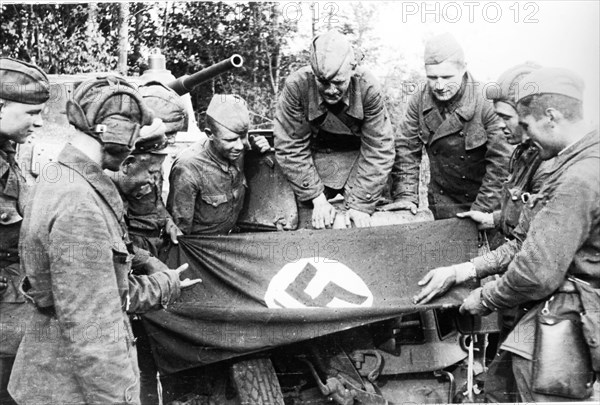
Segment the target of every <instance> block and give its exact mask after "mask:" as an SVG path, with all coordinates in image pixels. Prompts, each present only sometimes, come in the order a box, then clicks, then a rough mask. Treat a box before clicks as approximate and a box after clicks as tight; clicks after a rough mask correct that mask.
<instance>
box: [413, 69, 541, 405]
mask: <svg viewBox="0 0 600 405" xmlns="http://www.w3.org/2000/svg"><path fill="white" fill-rule="evenodd" d="M539 68H540V67H539V66H537V65H534V64H530V63H524V64H521V65H517V66H514V67H512V68H511V69H509V70H507V71H506V72H504V73H503V74H502V75H501V76H500V78H499V79H498V82H497V86H490V87H488V88H487V89H488V91H487V98H488V99H491V100H493V101H494V109H495V111H496V113H497V114H498V116H499V117H500V118H501V119H502V120H503V126H502V129H503V131H504V134H505V136H506V137H507V141H508V143H510V144H511V145H518V146H517V147H516V148H515V151H514V152H513V156H512V157H511V161H510V166H509V172H510V173H511V176H510V178H509V180H508V181H507V182H506V183H504V185H503V190H502V199H501V208H500V210H497V211H494V213H484V212H481V211H468V212H466V213H458V214H457V215H458V216H459V217H468V218H471V219H473V220H474V221H476V222H478V223H479V227H480V229H491V228H498V229H500V230H501V231H502V233H503V234H504V236H505V238H506V240H507V241H506V242H505V243H504V244H503V245H501V246H499V247H498V248H497V249H495V250H494V251H492V252H490V253H489V254H485V255H482V256H478V257H475V258H473V259H472V260H471V261H469V262H465V263H460V264H456V265H453V266H448V267H440V268H437V269H433V270H431V271H430V272H428V273H427V274H426V275H425V277H423V279H421V280H420V281H419V285H420V286H422V287H423V289H422V290H421V291H420V292H419V293H418V294H417V295H416V296H415V297H414V299H413V301H414V302H415V303H416V304H417V303H420V304H426V303H428V302H429V301H430V300H431V299H433V298H434V297H435V296H438V295H442V294H444V293H445V292H446V291H448V290H449V289H450V288H451V287H452V286H453V285H454V284H460V283H462V282H465V281H467V280H471V279H475V278H477V279H479V280H481V279H484V278H485V277H488V276H490V275H492V274H499V273H503V272H504V271H506V266H507V265H508V264H509V263H510V262H511V261H512V259H513V258H514V256H515V254H516V253H517V252H518V251H519V249H520V248H521V245H522V243H523V241H524V240H525V237H526V236H527V230H528V229H529V222H530V220H531V219H532V217H533V215H534V214H535V211H537V210H539V208H540V207H539V205H538V207H537V208H535V209H534V208H533V207H530V204H529V202H530V201H532V200H534V199H535V198H536V195H537V193H539V191H540V189H541V187H542V185H543V182H544V180H545V178H546V177H547V175H548V173H549V167H550V165H551V164H552V159H551V160H549V161H546V162H543V161H542V159H541V158H540V156H539V151H538V149H537V148H536V147H535V146H534V145H533V144H532V143H531V140H530V139H529V138H528V137H527V135H526V134H525V133H524V132H523V130H522V128H521V127H520V126H519V117H518V114H517V110H516V101H515V95H516V94H515V93H516V89H517V88H518V86H519V81H520V80H521V79H523V77H524V76H526V75H527V74H529V73H531V72H532V71H534V70H537V69H539ZM522 315H523V311H522V310H521V309H520V308H512V309H510V310H504V311H502V312H501V320H502V322H501V330H500V334H499V336H498V341H499V342H501V341H502V340H504V339H505V338H506V336H507V334H508V333H509V332H510V330H512V329H513V328H514V326H515V324H516V322H517V321H518V319H520V317H521V316H522ZM501 359H502V361H500V360H501ZM510 369H511V364H510V355H509V353H506V352H504V351H500V352H499V353H498V357H497V358H496V360H495V362H494V366H493V367H490V369H489V370H488V374H487V375H488V378H487V379H486V386H485V392H486V398H487V399H488V400H490V401H492V402H516V401H517V398H515V397H514V393H515V392H516V386H515V384H514V380H513V379H512V378H511V376H512V373H511V372H510ZM492 376H493V377H492ZM501 376H503V377H502V378H500V377H501Z"/></svg>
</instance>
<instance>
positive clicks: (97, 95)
mask: <svg viewBox="0 0 600 405" xmlns="http://www.w3.org/2000/svg"><path fill="white" fill-rule="evenodd" d="M67 118H68V119H69V122H70V123H71V124H73V126H75V127H76V128H77V129H79V130H80V131H82V132H85V133H86V134H88V135H90V136H92V137H94V138H97V139H99V140H100V141H101V142H102V143H116V144H120V145H127V146H128V147H130V148H132V147H133V146H134V142H135V140H136V139H137V137H138V135H139V129H140V127H141V126H143V125H149V124H151V123H152V118H153V116H152V113H151V111H150V110H149V109H148V108H147V107H146V105H145V104H144V102H143V100H142V97H141V96H140V94H139V92H138V91H137V89H136V88H135V87H133V85H132V84H131V83H129V82H127V81H126V80H125V79H124V78H122V77H120V76H115V75H108V76H102V77H97V78H95V79H91V80H88V81H86V82H83V83H81V84H80V85H79V86H78V87H77V88H76V89H75V92H74V93H73V98H72V99H71V100H67Z"/></svg>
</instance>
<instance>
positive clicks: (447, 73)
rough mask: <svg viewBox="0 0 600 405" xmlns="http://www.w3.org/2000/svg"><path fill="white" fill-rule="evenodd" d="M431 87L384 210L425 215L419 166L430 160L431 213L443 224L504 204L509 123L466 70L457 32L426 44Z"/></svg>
mask: <svg viewBox="0 0 600 405" xmlns="http://www.w3.org/2000/svg"><path fill="white" fill-rule="evenodd" d="M425 73H426V75H427V85H426V86H424V87H423V88H422V89H420V90H419V91H418V92H417V93H416V94H414V95H413V97H412V98H411V100H410V101H409V104H408V109H407V111H406V116H405V118H404V122H403V125H402V131H401V132H402V133H401V134H398V136H397V139H396V160H395V163H394V168H393V169H392V179H393V187H392V198H393V200H394V201H393V202H392V203H391V204H388V205H386V206H384V207H382V210H385V211H387V210H410V211H411V212H412V213H413V214H416V212H417V203H418V198H419V197H418V187H419V165H420V163H421V156H422V148H423V146H425V149H426V151H427V155H428V157H429V161H430V172H431V182H430V184H429V189H428V200H429V208H430V209H431V211H432V212H433V215H434V217H435V218H436V219H443V218H450V217H453V216H454V215H455V214H456V213H458V212H461V211H468V210H477V211H482V212H493V211H494V210H496V209H498V208H499V206H500V192H501V190H502V183H503V182H504V180H506V178H507V177H508V162H509V159H510V156H511V153H512V148H511V147H510V146H509V145H508V143H507V142H506V139H505V138H504V136H503V132H502V129H501V125H502V124H501V121H500V119H499V118H498V116H497V115H496V114H495V113H494V108H493V106H492V105H491V103H489V102H486V101H485V99H484V97H483V94H482V91H481V90H482V89H478V88H477V83H476V82H475V80H474V78H473V76H471V74H470V73H469V72H468V71H467V70H466V63H465V58H464V52H463V49H462V48H461V46H460V45H459V44H458V43H457V42H456V40H455V39H454V37H453V36H452V35H450V34H442V35H438V36H436V37H433V38H432V39H430V40H429V41H428V42H427V44H426V45H425Z"/></svg>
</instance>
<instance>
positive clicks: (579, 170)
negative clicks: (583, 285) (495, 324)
mask: <svg viewBox="0 0 600 405" xmlns="http://www.w3.org/2000/svg"><path fill="white" fill-rule="evenodd" d="M548 173H549V174H548V178H547V180H546V181H545V182H544V187H543V188H542V190H541V192H540V194H539V196H538V198H536V199H535V200H534V201H533V204H534V205H539V206H540V207H539V212H538V213H537V214H536V215H535V217H534V219H533V220H532V222H531V224H530V227H529V231H528V232H527V237H526V239H525V242H524V243H523V246H522V248H521V249H520V251H519V252H518V254H517V255H516V256H515V258H514V260H513V261H512V262H511V263H510V265H509V266H508V270H507V271H506V273H505V274H504V276H503V277H502V278H501V279H499V280H497V281H493V282H490V283H488V284H486V285H485V286H484V287H483V291H482V296H483V299H484V300H485V301H486V302H487V303H489V305H491V306H492V307H494V308H498V309H504V308H510V307H514V306H517V305H524V304H526V305H529V306H531V305H535V304H536V303H537V302H540V300H544V299H546V298H548V297H549V296H550V295H552V294H554V295H555V299H554V302H553V308H554V309H553V312H554V311H556V315H557V316H566V315H572V316H575V317H577V318H578V317H579V314H580V313H582V312H583V309H582V306H581V301H580V299H579V296H577V295H574V294H565V293H556V291H557V290H559V287H560V286H561V285H563V283H564V282H565V278H566V277H567V276H568V275H572V276H575V277H577V278H580V279H582V280H584V281H586V282H589V283H590V284H591V285H592V286H593V287H596V288H598V287H599V286H600V144H599V139H598V132H597V131H593V132H591V133H589V134H587V135H586V136H585V137H584V138H583V139H581V140H580V141H578V142H577V143H575V144H574V145H571V146H570V147H568V148H567V149H565V150H564V151H563V152H562V153H561V154H559V155H558V156H557V157H556V158H555V159H554V162H553V164H552V165H551V167H550V168H549V172H548ZM541 305H543V304H537V306H536V307H534V308H532V309H531V310H530V311H529V312H528V313H527V314H526V315H525V316H524V317H523V318H522V319H521V320H520V322H519V324H518V325H517V326H516V327H515V329H514V330H513V331H512V332H511V333H510V334H509V335H508V337H507V338H506V340H505V341H504V344H503V345H502V349H504V350H507V351H510V352H512V353H515V354H518V355H519V356H520V358H522V359H524V360H529V361H531V360H533V354H534V347H535V337H534V339H531V338H529V339H523V338H522V336H523V335H524V334H527V336H530V337H531V332H532V331H535V319H536V317H535V315H536V314H537V313H538V311H539V309H541V308H540V306H541ZM595 322H596V327H598V326H599V325H598V320H597V319H596V320H595ZM519 336H521V338H520V337H519ZM521 363H523V361H521V362H520V363H519V364H521ZM524 364H525V366H524V367H530V363H524ZM522 367H523V365H522ZM525 374H527V373H525ZM519 375H520V373H519ZM517 377H518V378H517V381H518V382H519V384H520V385H528V384H530V383H531V381H522V380H523V376H522V375H521V376H520V377H519V376H517ZM519 378H520V379H519ZM527 378H529V377H527Z"/></svg>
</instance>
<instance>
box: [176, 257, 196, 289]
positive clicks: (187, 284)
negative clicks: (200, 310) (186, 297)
mask: <svg viewBox="0 0 600 405" xmlns="http://www.w3.org/2000/svg"><path fill="white" fill-rule="evenodd" d="M188 267H189V265H188V264H187V263H184V264H182V265H181V266H179V267H177V268H176V269H175V270H171V271H176V272H177V274H179V275H180V276H181V273H183V272H184V271H186V270H187V269H188ZM201 282H202V279H201V278H193V279H190V278H184V279H183V280H181V288H187V287H191V286H193V285H194V284H198V283H201Z"/></svg>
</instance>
